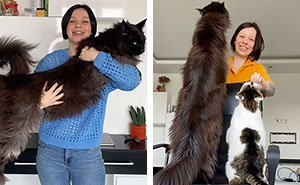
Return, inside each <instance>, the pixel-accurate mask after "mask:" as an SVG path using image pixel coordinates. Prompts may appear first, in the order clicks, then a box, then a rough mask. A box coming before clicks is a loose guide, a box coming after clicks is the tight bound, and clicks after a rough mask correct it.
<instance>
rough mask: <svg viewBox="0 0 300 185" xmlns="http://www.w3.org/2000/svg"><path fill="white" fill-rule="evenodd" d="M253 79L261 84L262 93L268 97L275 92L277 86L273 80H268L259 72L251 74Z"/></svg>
mask: <svg viewBox="0 0 300 185" xmlns="http://www.w3.org/2000/svg"><path fill="white" fill-rule="evenodd" d="M251 81H252V82H255V83H257V84H259V85H260V86H261V90H262V93H263V94H264V95H265V96H266V97H270V96H273V95H274V94H275V86H274V84H273V82H271V81H266V80H265V79H264V78H263V77H262V76H261V75H260V74H259V73H254V74H253V75H252V76H251Z"/></svg>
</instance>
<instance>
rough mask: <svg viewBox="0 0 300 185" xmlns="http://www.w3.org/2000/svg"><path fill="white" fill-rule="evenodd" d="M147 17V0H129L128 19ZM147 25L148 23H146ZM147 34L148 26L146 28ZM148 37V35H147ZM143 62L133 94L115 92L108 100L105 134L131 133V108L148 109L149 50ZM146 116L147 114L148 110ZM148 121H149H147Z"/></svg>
mask: <svg viewBox="0 0 300 185" xmlns="http://www.w3.org/2000/svg"><path fill="white" fill-rule="evenodd" d="M146 17H147V1H146V0H128V1H127V17H126V18H125V19H128V20H129V21H130V22H132V23H138V22H139V21H141V20H143V19H145V18H146ZM146 23H147V22H146ZM144 30H145V33H146V34H147V31H146V30H147V25H146V26H145V28H144ZM146 37H147V35H146ZM141 60H142V62H141V63H140V64H139V65H138V68H139V70H140V71H141V73H142V81H141V84H140V85H139V86H138V87H137V88H136V89H135V90H133V91H132V92H124V91H122V92H121V91H119V90H117V91H115V92H113V93H112V94H111V95H110V96H109V99H108V106H107V110H106V111H107V112H106V117H105V122H104V132H108V133H120V134H123V133H125V134H126V133H130V129H129V123H130V121H131V119H130V116H129V113H128V111H129V106H130V105H133V106H142V105H143V106H144V107H145V109H147V106H146V105H147V84H146V82H147V68H146V65H147V49H146V52H145V53H144V54H143V55H142V57H141ZM145 111H146V114H147V110H145ZM146 121H147V120H146Z"/></svg>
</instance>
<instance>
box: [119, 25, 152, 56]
mask: <svg viewBox="0 0 300 185" xmlns="http://www.w3.org/2000/svg"><path fill="white" fill-rule="evenodd" d="M146 20H147V19H144V20H142V21H141V22H139V23H137V24H131V23H129V22H128V21H124V20H123V21H122V23H121V30H122V38H123V39H124V40H125V41H126V44H127V47H129V48H128V50H127V52H128V54H129V55H131V56H138V55H140V54H142V53H143V52H144V51H145V41H146V37H145V34H144V32H143V27H144V25H145V23H146Z"/></svg>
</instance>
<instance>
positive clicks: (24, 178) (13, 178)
mask: <svg viewBox="0 0 300 185" xmlns="http://www.w3.org/2000/svg"><path fill="white" fill-rule="evenodd" d="M6 176H7V178H8V179H9V181H8V182H7V183H6V185H41V183H40V180H39V177H38V175H23V174H8V175H6Z"/></svg>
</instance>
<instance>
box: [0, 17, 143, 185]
mask: <svg viewBox="0 0 300 185" xmlns="http://www.w3.org/2000/svg"><path fill="white" fill-rule="evenodd" d="M145 22H146V19H145V20H143V21H141V22H140V23H138V24H136V25H134V24H131V23H129V22H125V21H124V20H123V21H122V22H120V23H116V24H114V25H113V26H112V28H109V29H106V30H105V31H103V32H100V33H99V35H98V36H97V37H94V38H87V39H86V40H83V41H82V42H81V43H80V45H79V47H78V52H77V57H72V58H71V59H70V60H69V61H67V62H66V63H65V64H63V65H61V66H59V67H58V68H55V69H52V70H49V71H44V72H38V73H34V74H29V66H30V65H31V64H33V63H34V62H32V60H31V57H30V54H29V50H31V49H33V48H34V47H33V46H31V45H28V44H26V43H24V42H22V41H20V40H16V39H13V38H10V37H2V38H0V68H1V67H3V66H4V65H7V64H9V65H10V68H11V70H10V72H9V73H8V75H7V76H4V75H0V185H3V184H4V183H5V176H4V174H3V173H4V166H5V164H6V163H7V162H8V161H11V160H13V159H15V158H17V157H18V155H19V154H20V153H21V152H22V151H23V150H24V149H25V147H26V144H27V140H28V135H29V133H30V132H31V131H32V130H34V129H36V128H37V127H39V124H40V122H41V120H42V119H43V118H44V119H48V120H57V119H60V118H65V117H72V116H75V115H78V114H80V113H81V112H82V111H83V110H85V109H86V108H88V107H91V106H93V105H95V104H96V102H97V101H98V100H99V99H100V98H101V94H102V90H103V88H104V86H105V85H106V84H108V82H109V80H110V79H109V78H108V77H106V76H105V75H104V74H102V73H100V72H99V70H98V69H97V68H95V67H94V65H93V63H92V62H87V61H83V60H81V59H79V58H78V56H79V54H80V52H81V49H82V48H84V47H85V46H89V47H94V48H96V49H97V50H98V51H103V52H106V53H110V54H111V55H112V57H113V58H115V59H117V61H118V62H120V63H121V64H124V65H125V64H131V65H137V64H138V62H139V60H138V56H139V55H140V54H142V53H143V52H144V50H145V35H144V32H143V31H142V28H143V27H144V25H145ZM45 82H47V84H48V88H49V87H51V86H52V85H53V84H54V83H55V82H57V83H58V84H60V85H61V84H63V93H64V96H63V98H62V99H61V100H62V101H63V102H64V103H63V104H61V105H55V106H51V107H47V108H45V109H44V110H45V111H44V112H45V114H43V113H42V111H41V110H40V108H39V104H40V101H41V92H42V89H43V87H44V84H45Z"/></svg>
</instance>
